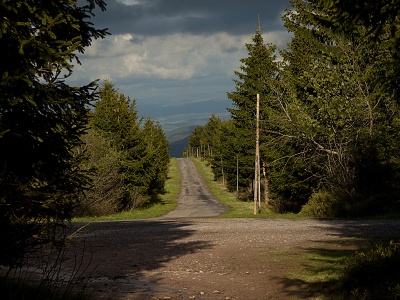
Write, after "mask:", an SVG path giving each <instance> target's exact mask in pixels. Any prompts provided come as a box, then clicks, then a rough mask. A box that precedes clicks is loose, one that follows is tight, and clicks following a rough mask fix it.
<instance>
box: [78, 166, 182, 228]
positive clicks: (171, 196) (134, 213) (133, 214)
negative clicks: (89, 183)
mask: <svg viewBox="0 0 400 300" xmlns="http://www.w3.org/2000/svg"><path fill="white" fill-rule="evenodd" d="M180 181H181V177H180V171H179V165H178V160H177V159H176V158H171V160H170V164H169V171H168V178H167V181H166V183H165V193H164V194H162V195H158V197H157V199H155V200H153V201H151V202H149V203H148V204H147V205H145V206H143V207H141V208H137V209H134V210H131V211H124V212H120V213H116V214H112V215H109V216H99V217H83V218H74V219H73V220H72V221H73V222H90V221H116V220H132V219H147V218H155V217H159V216H162V215H164V214H166V213H167V212H169V211H171V210H174V209H175V207H176V205H177V202H176V201H177V199H178V197H179V193H180Z"/></svg>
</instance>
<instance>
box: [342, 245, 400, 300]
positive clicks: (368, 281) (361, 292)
mask: <svg viewBox="0 0 400 300" xmlns="http://www.w3.org/2000/svg"><path fill="white" fill-rule="evenodd" d="M399 270H400V246H399V245H390V246H381V245H380V246H376V247H374V248H373V249H369V250H365V251H360V252H357V253H356V254H355V255H354V256H352V257H351V258H349V260H348V261H347V263H346V266H345V268H344V271H343V275H342V276H341V285H342V289H343V291H344V295H343V297H344V299H365V300H369V299H400V271H399Z"/></svg>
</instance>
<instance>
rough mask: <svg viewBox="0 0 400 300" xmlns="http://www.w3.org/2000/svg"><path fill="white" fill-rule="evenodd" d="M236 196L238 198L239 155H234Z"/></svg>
mask: <svg viewBox="0 0 400 300" xmlns="http://www.w3.org/2000/svg"><path fill="white" fill-rule="evenodd" d="M236 198H237V199H239V155H236Z"/></svg>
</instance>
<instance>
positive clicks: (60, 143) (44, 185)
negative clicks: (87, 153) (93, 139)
mask: <svg viewBox="0 0 400 300" xmlns="http://www.w3.org/2000/svg"><path fill="white" fill-rule="evenodd" d="M95 6H99V7H100V8H101V9H102V10H104V9H105V3H104V2H103V1H102V0H90V1H87V2H86V5H83V6H81V5H78V4H77V2H76V1H72V0H65V1H46V2H42V1H39V2H38V1H35V0H15V1H2V2H1V3H0V11H1V13H0V14H1V18H0V50H1V53H2V55H3V58H4V59H3V60H2V63H1V64H0V79H1V80H0V95H1V96H0V214H1V218H0V239H1V240H2V247H1V250H0V264H1V265H10V266H13V265H15V264H17V263H18V262H21V259H22V257H23V256H24V254H26V253H27V252H29V251H31V250H34V249H37V247H38V246H39V245H41V244H42V243H47V242H49V241H51V240H53V238H54V237H55V235H53V233H54V232H53V229H55V227H57V225H62V224H63V221H64V220H66V219H69V218H70V217H71V212H72V209H73V207H74V206H75V205H76V199H77V194H79V193H80V192H81V191H82V187H83V186H84V185H85V184H86V183H85V178H84V177H83V176H82V173H81V172H80V170H79V168H78V167H77V165H78V160H79V158H78V157H75V156H74V154H73V151H72V150H73V149H74V148H75V147H76V146H78V145H80V143H81V141H80V136H81V134H82V133H83V132H84V130H85V128H86V125H87V122H88V119H87V112H88V108H89V105H90V103H92V102H93V101H94V100H95V99H96V93H95V89H96V86H95V83H94V82H92V83H89V84H88V85H86V86H83V87H73V86H70V85H68V84H67V83H66V82H65V78H66V77H69V76H70V75H71V74H72V71H73V64H74V63H79V59H78V55H79V53H83V52H84V50H85V47H87V46H89V45H90V44H91V42H92V40H93V39H97V38H103V37H104V36H105V35H106V34H107V32H106V30H99V29H96V28H95V27H93V24H92V23H91V22H90V21H89V19H90V18H91V17H92V16H93V11H94V9H95Z"/></svg>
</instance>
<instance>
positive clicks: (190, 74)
mask: <svg viewBox="0 0 400 300" xmlns="http://www.w3.org/2000/svg"><path fill="white" fill-rule="evenodd" d="M106 2H107V10H106V11H105V12H101V11H96V12H95V14H96V16H95V17H94V18H93V19H92V22H93V23H94V24H95V26H96V27H97V28H108V29H109V32H110V33H111V34H112V35H110V36H108V37H107V38H105V39H103V40H99V41H95V42H94V43H93V44H92V45H91V46H90V47H89V48H87V49H86V52H85V54H84V55H81V56H80V60H81V62H82V65H81V66H76V67H75V71H74V74H73V78H72V80H73V81H74V82H76V83H77V84H85V83H87V82H88V81H90V80H94V79H100V80H106V79H107V80H110V81H112V82H113V83H114V84H115V86H116V88H117V89H118V90H119V91H120V92H121V93H123V94H125V95H127V96H129V97H130V98H132V99H133V98H134V99H136V101H137V102H136V104H137V109H138V111H139V115H144V116H146V117H147V116H148V117H151V118H153V119H157V120H158V121H159V122H160V123H161V124H162V125H163V126H164V129H165V130H166V131H168V130H170V129H173V128H175V127H179V126H184V125H188V124H199V123H202V122H205V121H206V120H207V119H208V117H209V116H210V115H211V113H213V112H214V113H216V114H217V115H220V116H221V117H226V116H227V112H226V107H229V106H230V105H231V104H230V100H229V99H227V97H226V93H227V92H231V91H233V90H234V89H235V85H234V83H233V82H232V79H234V78H235V75H234V70H238V69H239V67H240V61H239V60H240V58H243V57H246V56H247V51H246V48H245V43H249V42H251V37H252V36H253V35H254V33H255V30H256V29H257V26H258V16H259V18H260V24H261V30H262V32H263V37H264V41H265V43H273V44H276V45H277V46H278V47H280V48H282V47H284V46H285V45H286V43H287V42H288V41H289V34H288V33H287V31H286V29H285V28H284V27H283V24H282V21H281V19H280V16H281V14H282V13H283V11H284V9H285V8H289V4H288V0H106Z"/></svg>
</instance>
